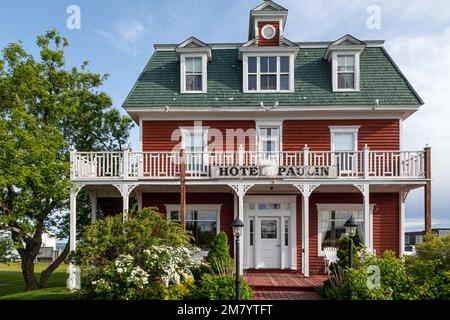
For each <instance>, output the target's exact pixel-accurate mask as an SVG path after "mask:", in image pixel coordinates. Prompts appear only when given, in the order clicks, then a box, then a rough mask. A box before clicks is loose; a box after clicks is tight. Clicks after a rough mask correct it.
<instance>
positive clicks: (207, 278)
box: [191, 274, 253, 300]
mask: <svg viewBox="0 0 450 320" xmlns="http://www.w3.org/2000/svg"><path fill="white" fill-rule="evenodd" d="M235 281H236V279H235V278H234V277H232V276H225V275H211V274H204V275H203V276H202V277H201V279H200V281H199V282H198V284H197V287H196V289H195V290H194V291H193V292H192V296H191V298H192V299H201V300H234V299H235V297H236V282H235ZM241 298H242V299H243V300H251V299H253V293H252V290H251V288H250V286H249V285H248V283H247V282H246V281H245V279H244V278H241Z"/></svg>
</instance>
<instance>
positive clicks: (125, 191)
mask: <svg viewBox="0 0 450 320" xmlns="http://www.w3.org/2000/svg"><path fill="white" fill-rule="evenodd" d="M136 186H137V185H135V184H115V185H114V187H116V188H117V190H119V192H120V194H121V195H122V203H123V206H122V208H123V209H122V217H123V221H127V220H128V212H129V209H130V208H129V206H130V204H129V202H130V192H131V191H133V189H134V188H135V187H136Z"/></svg>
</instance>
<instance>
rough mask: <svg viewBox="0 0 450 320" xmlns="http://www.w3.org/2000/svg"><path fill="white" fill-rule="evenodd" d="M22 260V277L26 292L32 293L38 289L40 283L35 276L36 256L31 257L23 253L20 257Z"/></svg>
mask: <svg viewBox="0 0 450 320" xmlns="http://www.w3.org/2000/svg"><path fill="white" fill-rule="evenodd" d="M20 256H21V259H22V275H23V280H24V281H25V291H31V290H36V289H38V288H39V287H38V282H37V280H36V275H35V274H34V259H35V258H36V256H33V255H31V254H30V253H28V252H23V254H21V255H20Z"/></svg>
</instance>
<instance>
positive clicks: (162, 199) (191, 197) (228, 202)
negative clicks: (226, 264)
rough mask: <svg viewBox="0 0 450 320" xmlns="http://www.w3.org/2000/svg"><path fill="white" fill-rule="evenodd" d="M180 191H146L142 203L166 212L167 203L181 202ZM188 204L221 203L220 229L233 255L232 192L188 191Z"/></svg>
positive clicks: (144, 205)
mask: <svg viewBox="0 0 450 320" xmlns="http://www.w3.org/2000/svg"><path fill="white" fill-rule="evenodd" d="M179 203H180V194H178V193H144V194H143V195H142V205H143V207H144V208H146V207H157V208H158V209H159V210H160V212H162V213H166V207H165V205H166V204H179ZM186 204H188V205H189V204H221V205H222V206H221V208H220V231H224V232H225V233H226V234H227V236H228V240H229V243H230V254H231V255H233V250H234V249H233V248H234V247H233V232H232V230H231V222H232V221H233V216H234V196H233V194H231V193H207V194H206V193H188V194H187V195H186Z"/></svg>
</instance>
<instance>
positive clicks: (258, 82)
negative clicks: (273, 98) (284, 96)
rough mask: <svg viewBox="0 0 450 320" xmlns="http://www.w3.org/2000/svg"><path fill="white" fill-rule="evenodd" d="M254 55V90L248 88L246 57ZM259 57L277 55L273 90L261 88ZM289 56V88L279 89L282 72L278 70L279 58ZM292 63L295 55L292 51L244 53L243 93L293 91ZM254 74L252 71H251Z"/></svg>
mask: <svg viewBox="0 0 450 320" xmlns="http://www.w3.org/2000/svg"><path fill="white" fill-rule="evenodd" d="M249 57H256V90H249V89H248V75H249V73H248V58H249ZM261 57H277V72H276V76H277V88H276V89H275V90H261V71H260V70H261V68H260V58H261ZM281 57H289V90H281V89H280V79H281V77H280V76H281V74H285V73H282V72H281V70H280V67H281V66H280V58H281ZM294 63H295V55H294V53H281V52H278V53H275V52H258V53H245V54H244V55H243V57H242V68H243V70H242V71H243V72H242V75H243V78H242V79H243V92H244V93H289V92H294V69H295V68H294ZM251 74H254V73H251Z"/></svg>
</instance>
